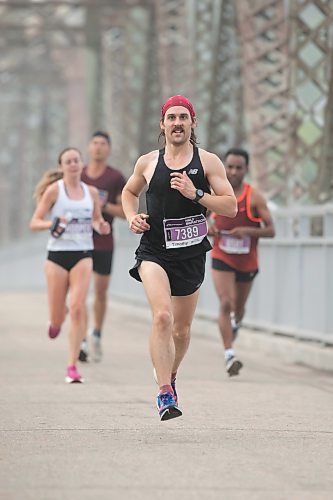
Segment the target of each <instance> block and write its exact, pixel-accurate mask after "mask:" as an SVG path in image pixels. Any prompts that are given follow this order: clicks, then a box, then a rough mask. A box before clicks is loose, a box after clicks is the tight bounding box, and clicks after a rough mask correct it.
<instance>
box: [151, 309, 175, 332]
mask: <svg viewBox="0 0 333 500" xmlns="http://www.w3.org/2000/svg"><path fill="white" fill-rule="evenodd" d="M153 323H154V326H155V327H157V328H158V329H159V330H170V329H171V328H172V323H173V316H172V313H171V311H169V310H168V309H161V310H159V311H157V312H155V313H154V315H153Z"/></svg>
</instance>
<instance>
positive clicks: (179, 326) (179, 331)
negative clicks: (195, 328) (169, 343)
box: [172, 290, 199, 376]
mask: <svg viewBox="0 0 333 500" xmlns="http://www.w3.org/2000/svg"><path fill="white" fill-rule="evenodd" d="M198 297H199V290H197V291H196V292H194V293H192V294H191V295H186V296H182V297H172V309H173V317H174V322H173V331H172V337H173V341H174V344H175V361H174V364H173V367H172V374H173V375H174V376H175V374H176V373H177V370H178V368H179V365H180V363H181V362H182V360H183V358H184V356H185V354H186V351H187V349H188V346H189V344H190V329H191V324H192V320H193V316H194V313H195V308H196V306H197V302H198Z"/></svg>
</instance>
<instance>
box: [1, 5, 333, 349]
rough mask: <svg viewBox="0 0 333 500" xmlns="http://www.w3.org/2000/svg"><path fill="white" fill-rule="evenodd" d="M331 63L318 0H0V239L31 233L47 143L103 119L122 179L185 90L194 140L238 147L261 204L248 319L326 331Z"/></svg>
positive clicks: (84, 137) (329, 20) (324, 9)
mask: <svg viewBox="0 0 333 500" xmlns="http://www.w3.org/2000/svg"><path fill="white" fill-rule="evenodd" d="M332 69H333V2H332V1H330V0H91V1H89V0H63V1H60V0H8V1H6V0H0V82H1V92H0V116H1V130H0V172H1V175H0V179H1V180H0V214H1V219H0V248H2V249H5V248H7V246H8V245H9V244H10V243H12V242H20V241H22V240H23V239H24V241H26V238H27V237H29V238H31V236H30V235H29V229H28V223H29V220H30V217H31V214H32V211H33V208H34V200H33V198H32V193H33V190H34V187H35V184H36V183H37V181H38V180H39V179H40V177H41V175H42V173H43V172H44V171H45V170H46V169H49V168H51V167H54V166H56V161H57V156H58V154H59V152H60V150H61V149H62V148H64V147H66V146H68V145H73V146H76V147H78V148H80V149H81V150H82V151H83V153H84V154H85V153H86V148H87V143H88V140H89V138H90V135H91V133H92V132H93V131H94V130H95V129H105V130H107V131H108V132H109V133H110V134H111V137H112V157H111V163H112V164H113V165H114V166H116V167H117V168H119V169H121V170H122V171H123V172H124V174H125V175H126V176H128V175H129V174H130V172H131V171H132V169H133V165H134V162H135V160H136V159H137V157H138V156H139V155H140V154H142V153H145V152H147V151H149V150H151V149H156V148H157V147H158V143H157V138H158V133H159V114H160V108H161V105H162V103H163V101H164V100H165V99H166V98H167V97H169V96H170V95H173V94H185V95H186V96H188V97H189V98H190V99H191V100H193V102H194V105H195V108H196V111H197V115H198V120H199V129H198V138H199V141H200V146H201V147H203V148H207V149H208V150H210V151H213V152H215V153H216V154H218V155H219V156H220V157H221V158H223V155H224V153H225V152H226V150H227V149H228V148H229V147H231V146H243V147H245V148H247V149H248V150H249V152H250V155H251V163H250V175H251V179H250V180H251V182H252V183H253V184H254V185H256V186H257V187H259V188H260V189H261V190H263V192H264V193H265V195H266V197H267V199H268V200H270V206H271V207H273V208H274V214H275V219H276V225H277V238H276V239H275V240H274V241H272V242H264V244H263V251H262V255H263V257H262V259H263V266H262V267H263V268H264V267H265V266H266V268H267V266H268V267H269V268H270V272H269V273H268V274H267V271H266V274H263V277H260V280H258V285H256V286H257V288H256V292H255V293H254V298H253V300H252V304H253V306H251V307H252V317H253V318H255V322H256V324H259V323H260V321H261V323H260V324H263V325H266V326H267V325H268V324H270V325H273V324H274V325H275V326H274V328H276V325H277V324H279V325H280V326H281V325H282V326H283V328H285V330H288V328H289V330H288V331H291V329H293V331H296V330H297V332H298V333H299V335H301V333H300V332H303V333H302V335H303V334H304V332H305V331H307V332H309V331H310V330H311V332H316V335H317V334H318V332H319V334H318V335H317V336H319V337H320V338H321V336H322V334H325V339H327V336H326V334H327V333H328V332H329V331H332V330H333V324H332V319H330V318H329V300H330V299H329V297H331V296H332V285H331V283H332V282H333V276H331V275H330V274H329V273H331V274H332V271H330V270H329V268H330V267H332V266H331V265H330V263H332V257H333V250H332V248H333V247H332V240H333V211H332V197H333V71H332ZM8 248H9V247H8ZM126 265H127V264H126ZM309 270H310V273H309ZM286 273H287V274H286ZM295 273H296V274H295ZM266 275H267V278H265V276H266ZM287 278H288V279H287ZM275 282H281V283H280V285H279V286H280V288H281V289H277V290H275V288H274V289H273V288H272V287H275V284H274V283H275ZM260 287H262V288H260ZM267 290H272V293H271V294H270V295H271V302H270V303H269V304H267V303H266V302H265V301H267V300H268V299H267ZM281 294H283V300H282V304H281V303H280V304H279V305H277V303H276V297H279V296H281ZM289 294H290V295H289ZM300 295H301V296H302V297H301V296H300ZM303 296H304V297H303ZM284 303H285V304H284ZM213 305H214V307H215V304H214V303H213ZM268 312H269V317H267V318H266V317H265V314H266V315H267V314H268ZM249 315H250V317H251V308H250V311H249ZM318 317H319V318H320V320H319V323H318ZM258 318H259V319H258ZM259 320H260V321H259ZM320 321H321V323H320ZM286 325H287V326H286ZM288 325H291V326H288ZM282 326H281V328H282ZM311 335H312V336H313V334H312V333H311Z"/></svg>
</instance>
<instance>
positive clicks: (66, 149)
mask: <svg viewBox="0 0 333 500" xmlns="http://www.w3.org/2000/svg"><path fill="white" fill-rule="evenodd" d="M67 151H76V152H77V153H79V155H80V156H81V158H82V154H81V151H80V150H79V149H77V148H72V147H68V148H65V149H63V150H62V151H61V153H60V154H59V156H58V165H61V159H62V157H63V155H64V154H65V153H67Z"/></svg>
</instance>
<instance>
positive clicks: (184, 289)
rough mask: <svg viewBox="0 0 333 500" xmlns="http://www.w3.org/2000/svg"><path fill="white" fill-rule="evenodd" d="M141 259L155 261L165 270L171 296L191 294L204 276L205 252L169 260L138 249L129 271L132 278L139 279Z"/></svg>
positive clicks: (200, 283)
mask: <svg viewBox="0 0 333 500" xmlns="http://www.w3.org/2000/svg"><path fill="white" fill-rule="evenodd" d="M142 261H150V262H155V263H156V264H158V265H159V266H161V267H162V269H164V271H165V272H166V274H167V276H168V278H169V282H170V288H171V295H172V296H185V295H191V294H192V293H194V292H195V291H196V290H198V289H199V288H200V286H201V285H202V282H203V280H204V278H205V264H206V253H204V254H200V255H198V256H196V257H191V258H189V259H184V260H174V261H169V260H166V259H163V257H161V256H159V255H156V254H151V253H150V252H145V251H142V252H141V251H140V253H139V254H138V256H137V260H136V264H135V266H134V267H132V269H130V271H129V273H130V275H131V276H132V278H134V279H136V280H138V281H141V278H140V275H139V272H138V268H139V267H140V264H141V262H142Z"/></svg>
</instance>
